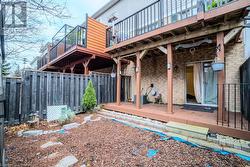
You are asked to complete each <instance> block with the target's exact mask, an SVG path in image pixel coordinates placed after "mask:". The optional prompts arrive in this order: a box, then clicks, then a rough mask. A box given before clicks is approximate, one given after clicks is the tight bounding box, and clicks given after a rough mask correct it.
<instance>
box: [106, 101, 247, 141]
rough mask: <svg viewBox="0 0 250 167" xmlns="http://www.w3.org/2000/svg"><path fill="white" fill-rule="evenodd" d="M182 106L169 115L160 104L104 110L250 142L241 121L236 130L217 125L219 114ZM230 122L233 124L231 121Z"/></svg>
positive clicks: (108, 107) (115, 107) (123, 106)
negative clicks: (187, 108)
mask: <svg viewBox="0 0 250 167" xmlns="http://www.w3.org/2000/svg"><path fill="white" fill-rule="evenodd" d="M182 108H183V107H182V106H176V105H175V106H174V107H173V110H174V113H173V114H170V113H167V106H166V105H158V104H146V105H143V106H142V108H141V109H136V107H135V104H132V103H121V105H119V106H118V105H116V104H115V103H109V104H105V105H104V109H107V110H112V111H117V112H122V113H126V114H132V115H136V116H141V117H145V118H150V119H154V120H158V121H162V122H168V121H174V122H180V123H185V124H190V125H197V126H202V127H208V128H209V129H210V131H211V132H216V133H220V134H224V135H229V136H233V137H237V138H242V139H246V140H250V131H247V130H241V128H240V125H239V123H238V122H239V120H237V127H236V128H234V127H233V126H231V125H230V127H228V125H227V124H226V125H224V126H222V125H217V113H216V111H215V112H213V113H209V112H200V111H192V110H185V109H182ZM230 122H233V120H232V121H230Z"/></svg>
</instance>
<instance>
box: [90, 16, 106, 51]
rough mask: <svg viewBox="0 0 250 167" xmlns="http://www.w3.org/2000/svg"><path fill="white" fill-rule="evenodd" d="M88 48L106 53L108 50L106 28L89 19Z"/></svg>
mask: <svg viewBox="0 0 250 167" xmlns="http://www.w3.org/2000/svg"><path fill="white" fill-rule="evenodd" d="M87 28H88V29H87V48H88V49H91V50H94V51H98V52H104V49H105V48H106V28H107V27H106V26H105V25H104V24H102V23H100V22H98V21H96V20H94V19H92V18H90V17H88V27H87Z"/></svg>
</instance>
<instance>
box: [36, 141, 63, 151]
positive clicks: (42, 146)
mask: <svg viewBox="0 0 250 167" xmlns="http://www.w3.org/2000/svg"><path fill="white" fill-rule="evenodd" d="M56 145H63V144H62V143H61V142H51V141H49V142H47V143H45V144H43V145H41V148H43V149H44V148H48V147H52V146H56Z"/></svg>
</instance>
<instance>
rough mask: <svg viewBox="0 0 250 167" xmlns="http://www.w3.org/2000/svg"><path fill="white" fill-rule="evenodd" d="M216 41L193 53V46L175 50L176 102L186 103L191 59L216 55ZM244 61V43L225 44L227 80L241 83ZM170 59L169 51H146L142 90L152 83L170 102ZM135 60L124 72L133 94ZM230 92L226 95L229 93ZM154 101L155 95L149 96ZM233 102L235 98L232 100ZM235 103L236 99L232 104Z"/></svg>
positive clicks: (201, 58) (203, 59) (164, 100)
mask: <svg viewBox="0 0 250 167" xmlns="http://www.w3.org/2000/svg"><path fill="white" fill-rule="evenodd" d="M215 47H216V46H215V44H211V45H205V46H200V47H198V48H197V49H196V50H195V52H194V53H193V54H191V52H190V49H182V50H178V51H174V65H173V67H174V72H173V74H174V75H173V77H174V78H173V84H174V104H184V103H185V100H186V97H185V92H186V90H185V89H186V88H185V87H186V86H185V67H186V65H187V64H188V63H192V62H197V61H205V60H208V61H210V60H213V59H214V58H215V56H216V50H215ZM244 61H245V58H244V45H243V43H233V44H228V45H227V46H226V47H225V72H226V81H225V82H226V83H240V80H239V76H240V75H239V67H240V66H241V64H242V63H243V62H244ZM166 64H167V60H166V55H164V54H162V55H161V56H155V55H147V56H145V57H144V58H143V60H142V76H141V77H142V78H141V79H142V85H141V87H142V94H145V92H146V89H147V88H148V87H149V86H150V84H151V83H153V84H154V85H155V87H156V89H157V90H158V92H159V93H161V94H162V98H163V102H164V103H167V67H166ZM134 67H135V64H134V63H133V62H131V63H130V64H129V65H128V66H127V67H125V68H124V69H123V73H125V74H126V75H129V76H131V78H132V80H131V82H132V84H131V85H133V88H131V90H132V92H131V95H134V94H135V71H134ZM237 91H238V93H237V110H239V104H240V103H239V98H240V95H239V90H237ZM226 96H227V95H226ZM149 99H150V100H151V101H154V97H152V96H151V95H150V96H149ZM231 103H232V102H231ZM231 105H233V103H232V104H231Z"/></svg>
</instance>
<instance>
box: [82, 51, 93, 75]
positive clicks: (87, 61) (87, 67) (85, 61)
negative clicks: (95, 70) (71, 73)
mask: <svg viewBox="0 0 250 167" xmlns="http://www.w3.org/2000/svg"><path fill="white" fill-rule="evenodd" d="M92 59H95V55H92V56H91V57H89V58H86V59H84V60H83V63H82V65H83V67H84V75H89V63H90V61H91V60H92Z"/></svg>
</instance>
